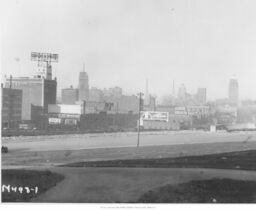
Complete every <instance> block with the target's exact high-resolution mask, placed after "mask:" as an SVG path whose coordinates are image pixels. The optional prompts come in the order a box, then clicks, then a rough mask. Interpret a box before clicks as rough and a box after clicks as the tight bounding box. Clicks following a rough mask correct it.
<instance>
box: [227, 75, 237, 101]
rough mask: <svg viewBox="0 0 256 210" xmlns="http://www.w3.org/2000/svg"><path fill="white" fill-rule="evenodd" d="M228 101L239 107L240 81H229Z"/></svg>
mask: <svg viewBox="0 0 256 210" xmlns="http://www.w3.org/2000/svg"><path fill="white" fill-rule="evenodd" d="M228 99H229V102H230V103H231V104H233V105H237V103H238V81H237V80H236V79H230V80H229V90H228Z"/></svg>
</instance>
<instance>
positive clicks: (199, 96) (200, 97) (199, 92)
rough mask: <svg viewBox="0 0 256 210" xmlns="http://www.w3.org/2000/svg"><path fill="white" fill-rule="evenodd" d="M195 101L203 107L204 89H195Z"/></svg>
mask: <svg viewBox="0 0 256 210" xmlns="http://www.w3.org/2000/svg"><path fill="white" fill-rule="evenodd" d="M196 100H197V102H198V103H199V104H200V105H204V104H205V103H206V88H198V89H197V94H196Z"/></svg>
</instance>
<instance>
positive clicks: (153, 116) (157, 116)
mask: <svg viewBox="0 0 256 210" xmlns="http://www.w3.org/2000/svg"><path fill="white" fill-rule="evenodd" d="M141 119H142V120H151V121H165V122H168V120H169V113H168V112H151V111H142V112H141Z"/></svg>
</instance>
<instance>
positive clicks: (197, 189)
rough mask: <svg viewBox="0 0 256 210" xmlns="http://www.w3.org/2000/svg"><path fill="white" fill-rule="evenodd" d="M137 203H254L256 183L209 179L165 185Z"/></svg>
mask: <svg viewBox="0 0 256 210" xmlns="http://www.w3.org/2000/svg"><path fill="white" fill-rule="evenodd" d="M136 202H137V203H256V181H240V180H232V179H211V180H200V181H190V182H188V183H183V184H178V185H166V186H164V187H160V188H157V189H154V190H153V191H152V190H150V191H149V192H147V193H145V194H143V195H142V196H141V197H140V198H139V199H138V200H137V201H136Z"/></svg>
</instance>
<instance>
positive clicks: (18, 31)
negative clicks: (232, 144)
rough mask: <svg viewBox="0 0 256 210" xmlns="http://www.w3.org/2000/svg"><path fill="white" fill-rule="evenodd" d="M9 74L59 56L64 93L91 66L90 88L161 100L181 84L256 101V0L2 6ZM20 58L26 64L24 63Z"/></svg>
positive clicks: (72, 0) (27, 1)
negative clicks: (233, 88)
mask: <svg viewBox="0 0 256 210" xmlns="http://www.w3.org/2000/svg"><path fill="white" fill-rule="evenodd" d="M1 2H2V3H1V4H2V5H1V11H0V13H1V20H2V23H1V31H2V32H3V33H2V36H1V41H2V43H1V64H2V65H1V67H2V76H3V75H5V74H7V75H10V74H12V75H13V76H31V75H33V71H34V69H35V67H36V64H35V63H33V62H32V61H30V53H31V52H32V51H35V52H37V51H38V52H52V53H58V54H59V63H58V64H57V65H54V72H53V75H56V76H57V80H58V89H60V88H64V87H68V86H70V85H73V86H77V84H78V73H79V71H81V70H82V67H83V62H85V67H86V71H87V72H88V74H89V81H90V87H91V86H94V87H98V88H104V87H106V88H108V87H111V86H120V87H122V88H123V91H124V93H128V94H130V93H137V92H139V91H144V89H145V81H146V78H148V81H149V91H150V92H151V93H153V94H157V95H158V96H159V97H160V96H162V95H165V94H171V93H172V81H173V80H175V85H176V90H177V89H178V86H179V85H180V84H182V83H184V84H185V86H186V89H187V90H188V92H190V93H192V94H193V93H195V92H196V89H197V88H198V87H206V88H207V95H208V98H209V99H215V98H225V97H227V93H228V81H229V79H230V78H233V77H234V78H237V79H238V80H239V86H240V87H239V91H240V96H241V97H240V98H242V99H246V98H252V99H256V12H255V8H256V1H255V0H240V1H238V0H221V1H218V0H190V1H189V0H168V1H164V0H154V1H150V0H114V1H112V0H16V1H13V0H5V1H1ZM15 58H19V59H20V61H19V62H17V61H16V60H15Z"/></svg>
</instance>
